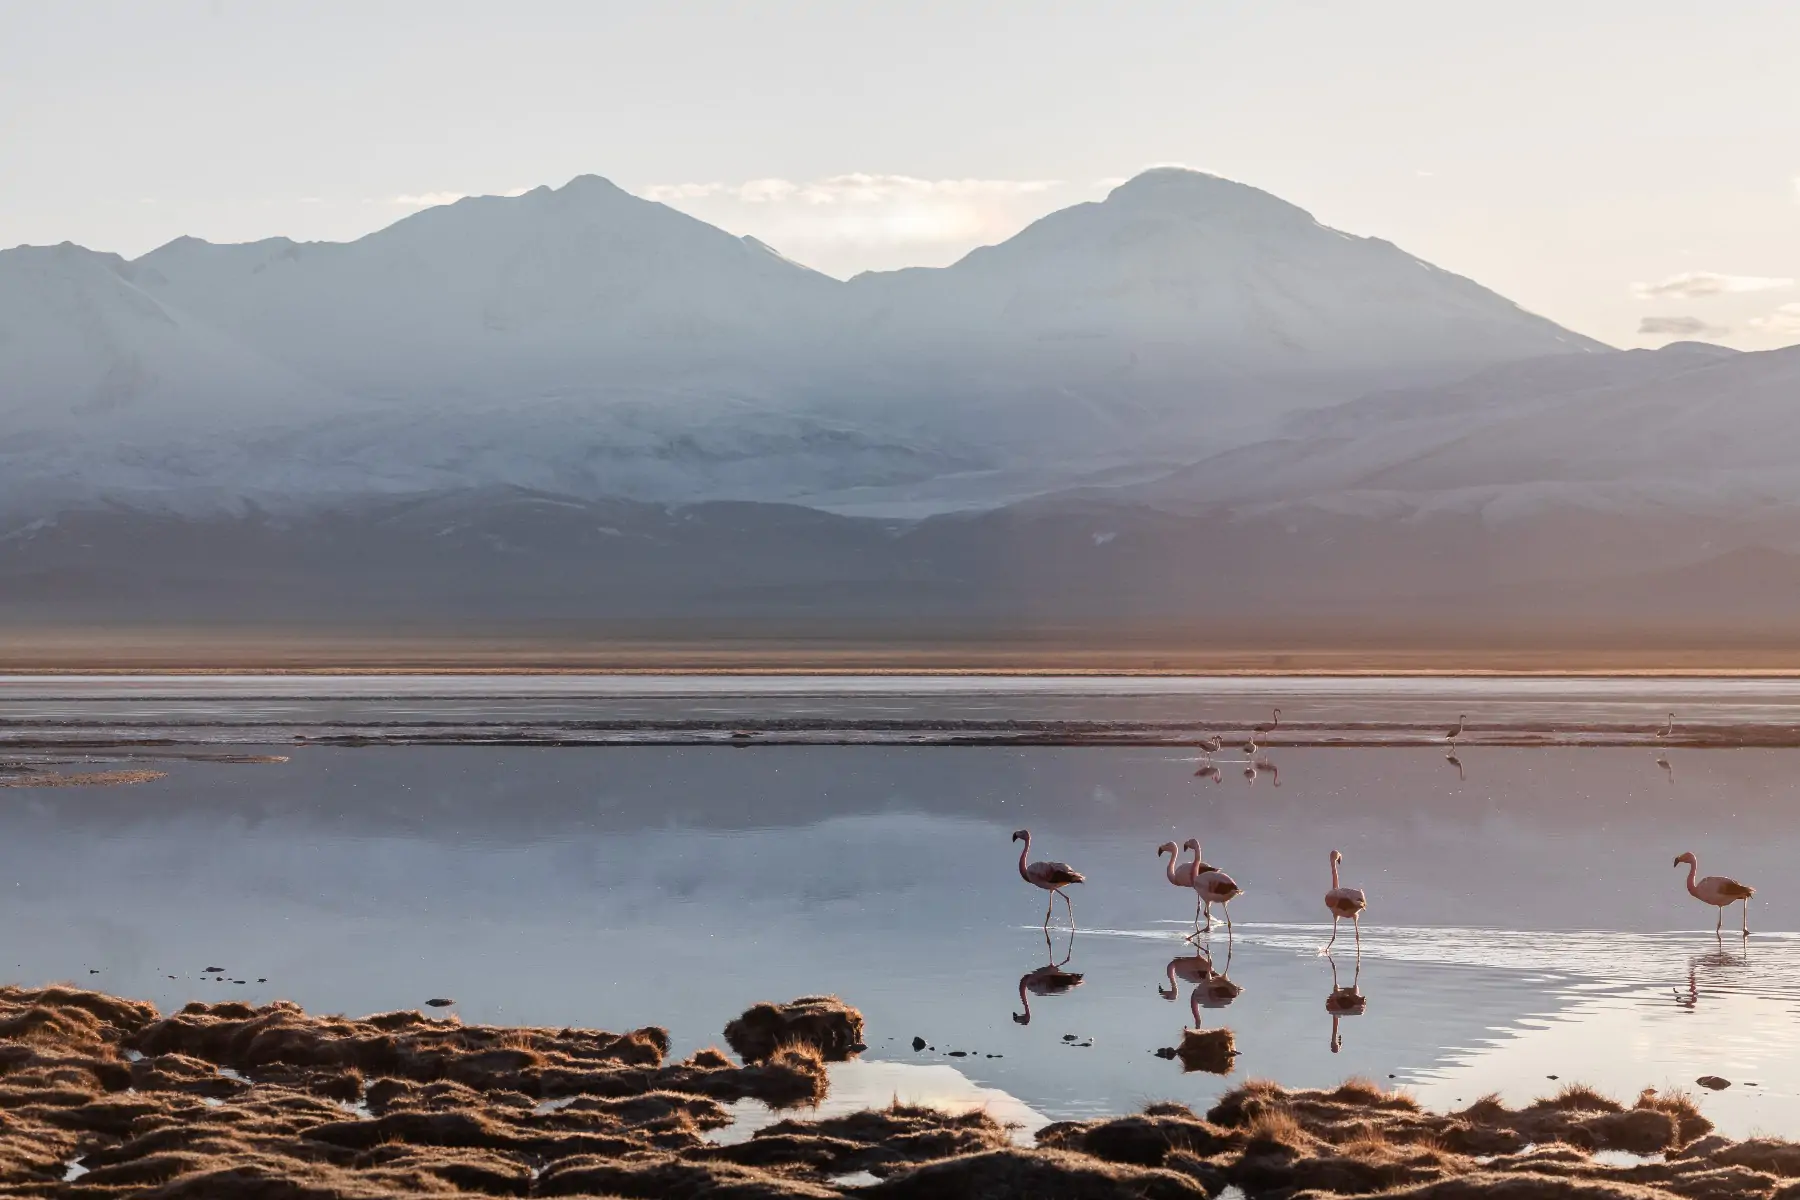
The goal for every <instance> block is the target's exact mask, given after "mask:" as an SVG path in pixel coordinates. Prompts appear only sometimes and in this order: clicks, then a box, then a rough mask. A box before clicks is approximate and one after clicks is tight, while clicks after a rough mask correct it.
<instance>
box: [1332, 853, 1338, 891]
mask: <svg viewBox="0 0 1800 1200" xmlns="http://www.w3.org/2000/svg"><path fill="white" fill-rule="evenodd" d="M1337 886H1338V872H1337V855H1335V854H1334V855H1332V856H1331V890H1332V891H1334V892H1335V891H1337Z"/></svg>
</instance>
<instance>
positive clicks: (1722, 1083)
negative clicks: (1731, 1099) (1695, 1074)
mask: <svg viewBox="0 0 1800 1200" xmlns="http://www.w3.org/2000/svg"><path fill="white" fill-rule="evenodd" d="M1694 1082H1695V1083H1697V1084H1699V1085H1700V1086H1701V1087H1703V1088H1705V1089H1706V1090H1708V1091H1710V1092H1722V1091H1724V1090H1725V1089H1726V1088H1728V1087H1730V1086H1731V1080H1729V1079H1721V1078H1720V1077H1719V1076H1717V1075H1702V1076H1701V1077H1700V1078H1698V1079H1696V1080H1694Z"/></svg>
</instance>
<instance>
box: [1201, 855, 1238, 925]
mask: <svg viewBox="0 0 1800 1200" xmlns="http://www.w3.org/2000/svg"><path fill="white" fill-rule="evenodd" d="M1243 894H1244V889H1243V888H1241V887H1239V886H1238V885H1237V880H1235V879H1233V878H1232V877H1231V876H1229V875H1227V874H1226V873H1225V872H1223V871H1219V870H1212V871H1200V872H1197V873H1196V874H1195V875H1194V895H1196V896H1198V897H1199V898H1200V906H1201V907H1202V908H1204V909H1205V910H1206V927H1207V928H1208V929H1211V928H1212V906H1213V905H1215V904H1216V905H1218V906H1219V908H1220V909H1222V910H1223V911H1224V913H1225V935H1226V936H1227V937H1230V936H1231V909H1230V907H1229V905H1230V904H1231V902H1232V901H1233V900H1234V899H1236V898H1237V897H1238V896H1241V895H1243ZM1196 936H1198V935H1196Z"/></svg>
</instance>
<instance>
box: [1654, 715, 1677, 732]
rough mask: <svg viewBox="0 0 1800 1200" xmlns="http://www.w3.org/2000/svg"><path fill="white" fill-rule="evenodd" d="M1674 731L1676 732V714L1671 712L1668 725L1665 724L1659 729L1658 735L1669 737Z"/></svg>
mask: <svg viewBox="0 0 1800 1200" xmlns="http://www.w3.org/2000/svg"><path fill="white" fill-rule="evenodd" d="M1674 732H1675V714H1674V713H1670V714H1669V723H1668V724H1667V725H1664V726H1663V727H1662V728H1661V729H1659V730H1657V731H1656V736H1657V737H1659V738H1666V737H1669V736H1670V735H1672V734H1673V733H1674Z"/></svg>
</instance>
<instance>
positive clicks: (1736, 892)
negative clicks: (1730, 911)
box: [1671, 850, 1756, 937]
mask: <svg viewBox="0 0 1800 1200" xmlns="http://www.w3.org/2000/svg"><path fill="white" fill-rule="evenodd" d="M1682 863H1686V864H1687V869H1688V877H1687V890H1688V895H1690V896H1692V897H1693V898H1694V899H1696V900H1698V901H1700V903H1702V904H1711V905H1714V906H1715V907H1717V908H1718V910H1719V921H1718V924H1716V925H1714V926H1713V932H1714V933H1718V932H1719V931H1720V930H1721V929H1723V928H1724V927H1725V910H1726V909H1727V908H1729V907H1730V906H1731V905H1733V904H1736V903H1738V902H1739V901H1742V902H1743V905H1744V936H1745V937H1749V936H1750V897H1752V896H1754V895H1756V889H1755V888H1753V887H1751V886H1750V885H1749V884H1747V883H1739V882H1738V881H1737V880H1735V879H1727V878H1725V876H1723V875H1708V876H1707V877H1706V878H1705V879H1702V880H1700V881H1699V882H1698V883H1696V882H1695V881H1694V876H1695V875H1697V874H1698V873H1699V871H1700V860H1698V859H1696V858H1695V857H1694V852H1693V851H1692V850H1687V851H1684V852H1682V853H1681V854H1679V855H1677V856H1676V858H1675V861H1674V863H1672V864H1671V865H1672V866H1677V867H1679V866H1680V865H1681V864H1682Z"/></svg>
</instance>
